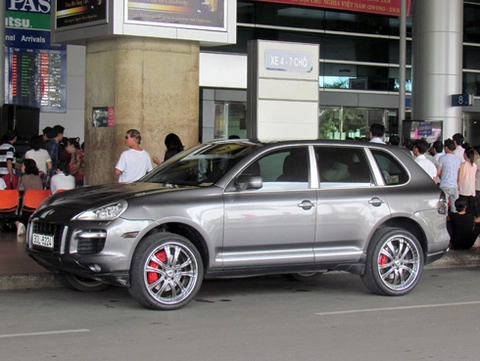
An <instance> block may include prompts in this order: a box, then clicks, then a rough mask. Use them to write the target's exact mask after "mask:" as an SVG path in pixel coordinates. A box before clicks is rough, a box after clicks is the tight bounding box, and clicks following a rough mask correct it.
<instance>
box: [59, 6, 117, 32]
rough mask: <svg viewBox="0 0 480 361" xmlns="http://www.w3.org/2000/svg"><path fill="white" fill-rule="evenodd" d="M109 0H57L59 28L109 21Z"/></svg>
mask: <svg viewBox="0 0 480 361" xmlns="http://www.w3.org/2000/svg"><path fill="white" fill-rule="evenodd" d="M107 1H108V0H75V1H73V0H57V1H56V5H57V8H56V9H55V14H56V23H55V26H56V27H57V28H62V27H66V26H68V27H75V26H78V27H81V26H90V25H92V24H103V23H106V22H107Z"/></svg>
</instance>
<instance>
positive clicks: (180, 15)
mask: <svg viewBox="0 0 480 361" xmlns="http://www.w3.org/2000/svg"><path fill="white" fill-rule="evenodd" d="M224 1H225V0H189V1H186V0H185V1H171V0H157V1H151V0H136V1H131V0H130V1H127V2H126V3H127V12H126V13H127V21H128V22H140V23H152V24H157V25H161V24H162V23H164V24H168V25H169V26H175V27H190V26H191V27H195V28H199V27H200V28H203V27H207V28H220V29H225V28H226V22H225V8H224Z"/></svg>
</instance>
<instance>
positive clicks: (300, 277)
mask: <svg viewBox="0 0 480 361" xmlns="http://www.w3.org/2000/svg"><path fill="white" fill-rule="evenodd" d="M322 275H323V272H301V273H287V274H283V275H282V276H283V277H285V278H287V279H289V280H291V281H300V282H316V281H318V279H319V278H320V277H321V276H322Z"/></svg>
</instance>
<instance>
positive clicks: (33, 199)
mask: <svg viewBox="0 0 480 361" xmlns="http://www.w3.org/2000/svg"><path fill="white" fill-rule="evenodd" d="M50 195H51V193H50V191H49V190H48V189H47V190H43V189H27V190H26V191H25V194H24V195H23V206H22V211H23V212H34V211H35V209H37V208H38V206H39V205H40V204H41V203H42V202H43V201H44V200H45V199H47V198H48V197H50Z"/></svg>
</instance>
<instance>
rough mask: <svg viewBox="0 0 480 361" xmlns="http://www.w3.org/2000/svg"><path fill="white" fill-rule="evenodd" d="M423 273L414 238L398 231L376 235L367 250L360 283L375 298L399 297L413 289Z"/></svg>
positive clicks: (420, 255)
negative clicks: (377, 295)
mask: <svg viewBox="0 0 480 361" xmlns="http://www.w3.org/2000/svg"><path fill="white" fill-rule="evenodd" d="M422 269H423V253H422V248H421V246H420V243H419V242H418V240H417V239H416V237H415V236H414V235H413V234H411V233H410V232H407V231H405V230H403V229H400V228H385V229H381V230H379V231H377V232H376V233H375V234H374V236H373V239H372V241H371V243H370V246H369V247H368V251H367V262H366V265H365V272H364V273H363V275H362V276H361V277H362V281H363V283H364V284H365V286H366V287H367V288H368V289H369V290H370V291H371V292H372V293H375V294H379V295H389V296H401V295H405V294H407V293H409V292H410V291H411V290H412V289H414V288H415V286H416V285H417V283H418V281H419V280H420V275H421V273H422Z"/></svg>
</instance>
